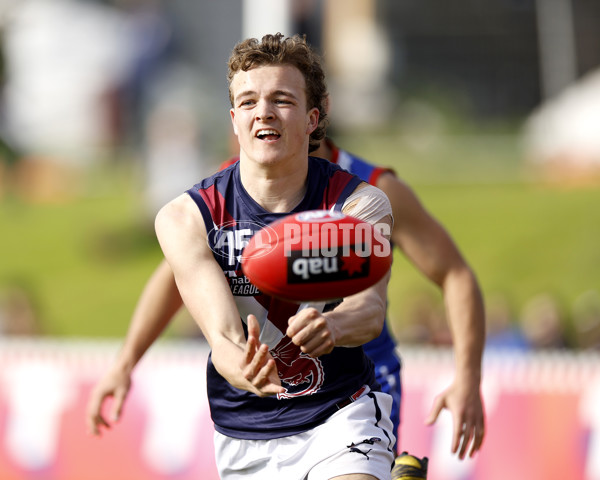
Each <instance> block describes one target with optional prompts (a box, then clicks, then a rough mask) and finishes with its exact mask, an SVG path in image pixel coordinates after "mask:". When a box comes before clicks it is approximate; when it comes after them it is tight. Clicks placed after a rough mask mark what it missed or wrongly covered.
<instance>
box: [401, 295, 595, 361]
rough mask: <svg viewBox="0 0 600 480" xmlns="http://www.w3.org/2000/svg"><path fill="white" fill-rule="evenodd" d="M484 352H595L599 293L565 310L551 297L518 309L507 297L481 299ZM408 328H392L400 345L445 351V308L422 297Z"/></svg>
mask: <svg viewBox="0 0 600 480" xmlns="http://www.w3.org/2000/svg"><path fill="white" fill-rule="evenodd" d="M485 309H486V322H487V325H486V329H487V331H486V333H487V341H486V349H492V350H496V349H498V350H506V351H513V352H514V351H521V352H525V351H532V350H562V349H575V350H594V351H597V350H600V292H599V291H598V290H596V289H590V290H588V291H586V292H583V293H582V294H581V295H579V297H578V298H577V299H576V300H575V302H573V303H572V304H570V305H567V304H564V303H563V302H561V301H560V299H559V298H558V297H557V296H556V295H552V294H550V293H541V294H538V295H535V296H533V297H531V298H530V299H529V300H527V301H526V302H525V304H524V305H523V306H522V307H521V308H516V307H514V306H513V305H512V303H511V301H510V298H509V297H508V295H504V294H499V293H495V294H490V295H487V296H486V299H485ZM406 320H407V322H406V323H404V324H403V325H402V326H400V327H398V328H395V332H394V333H395V336H396V338H398V339H399V343H400V345H402V344H411V345H435V346H450V345H451V344H452V336H451V332H450V330H449V328H448V323H447V321H446V316H445V313H444V306H443V304H442V302H441V300H440V299H438V298H437V297H433V296H431V295H429V294H427V293H423V294H422V295H421V296H419V297H418V298H417V299H416V300H415V302H414V303H413V304H412V306H411V311H410V312H409V314H408V316H407V318H406Z"/></svg>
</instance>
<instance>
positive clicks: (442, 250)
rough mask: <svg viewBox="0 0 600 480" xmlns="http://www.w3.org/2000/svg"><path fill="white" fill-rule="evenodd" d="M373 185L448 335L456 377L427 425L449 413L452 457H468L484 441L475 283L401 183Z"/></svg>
mask: <svg viewBox="0 0 600 480" xmlns="http://www.w3.org/2000/svg"><path fill="white" fill-rule="evenodd" d="M377 184H378V186H379V187H380V188H381V189H382V190H383V191H384V192H386V194H387V195H388V197H389V199H390V202H391V204H392V209H393V212H394V219H395V222H394V228H393V230H392V240H393V242H394V243H395V244H397V245H398V246H399V247H400V248H401V249H402V251H403V252H404V254H405V255H406V256H407V258H408V259H409V260H410V261H411V262H412V263H413V264H414V265H415V266H416V267H417V268H418V269H419V270H420V271H421V272H422V273H424V274H425V275H426V276H427V277H428V278H429V279H430V280H431V281H432V282H434V283H435V284H437V285H438V286H439V287H440V288H441V290H442V292H443V296H444V302H445V307H446V315H447V318H448V322H449V325H450V330H451V333H452V339H453V346H454V354H455V366H456V375H455V378H454V381H453V382H452V384H451V386H450V387H449V388H448V389H447V390H445V391H444V392H442V393H441V394H440V395H438V396H437V397H436V399H435V402H434V405H433V408H432V410H431V414H430V416H429V418H428V419H427V423H429V424H431V423H433V422H435V421H436V419H437V417H438V415H439V413H440V412H441V410H442V409H444V408H447V409H449V410H450V412H451V414H452V418H453V422H454V431H453V438H452V447H451V448H452V452H453V453H456V452H458V455H459V457H460V458H464V456H465V454H466V453H467V451H468V453H469V455H470V456H472V455H473V454H474V453H475V452H476V451H477V450H478V449H479V448H480V447H481V444H482V442H483V437H484V411H483V404H482V400H481V393H480V385H481V362H482V356H483V348H484V343H485V315H484V307H483V299H482V294H481V290H480V287H479V284H478V282H477V279H476V277H475V275H474V273H473V271H472V270H471V268H470V267H469V265H468V264H467V262H466V261H465V259H464V258H463V256H462V255H461V253H460V251H459V249H458V248H457V246H456V244H455V243H454V241H453V240H452V238H451V237H450V235H449V234H448V233H447V231H446V230H445V229H444V228H443V227H442V226H441V225H440V224H439V223H438V222H437V221H436V220H435V219H434V218H433V217H432V216H431V215H430V214H429V213H428V212H427V211H426V209H425V208H424V207H423V205H422V204H421V202H420V201H419V199H418V198H417V196H416V195H415V194H414V192H413V191H412V190H411V189H410V188H409V187H408V186H407V185H406V184H405V183H403V182H402V181H401V180H399V179H398V178H396V177H395V176H394V175H393V174H384V175H382V176H381V177H380V178H379V180H378V183H377Z"/></svg>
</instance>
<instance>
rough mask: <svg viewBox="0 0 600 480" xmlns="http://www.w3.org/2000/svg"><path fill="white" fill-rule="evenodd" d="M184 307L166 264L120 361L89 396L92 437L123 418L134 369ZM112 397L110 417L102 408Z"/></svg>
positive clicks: (145, 296)
mask: <svg viewBox="0 0 600 480" xmlns="http://www.w3.org/2000/svg"><path fill="white" fill-rule="evenodd" d="M181 305H182V300H181V297H180V295H179V292H178V291H177V286H176V285H175V280H174V278H173V273H172V272H171V267H169V265H168V264H167V262H166V261H164V260H163V261H162V262H161V263H160V264H159V266H158V267H157V269H156V270H155V271H154V273H153V274H152V276H151V277H150V279H149V280H148V282H147V283H146V285H145V287H144V289H143V291H142V294H141V296H140V299H139V300H138V303H137V305H136V308H135V311H134V313H133V317H132V319H131V323H130V324H129V329H128V331H127V336H126V338H125V342H124V343H123V346H122V348H121V350H120V351H119V354H118V356H117V358H116V359H115V361H114V362H113V364H112V365H111V367H110V368H109V370H108V371H107V372H106V373H105V374H104V376H103V377H102V378H101V379H100V381H99V382H98V383H97V384H96V385H95V386H94V389H93V390H92V392H91V394H90V397H89V399H88V404H87V410H86V420H87V425H88V431H89V432H90V433H92V434H94V435H99V434H100V428H101V427H105V428H111V422H115V421H117V420H118V419H119V418H120V416H121V411H122V409H123V406H124V404H125V400H126V398H127V395H128V394H129V390H130V387H131V374H132V371H133V369H134V367H135V366H136V365H137V363H138V362H139V360H140V359H141V358H142V356H143V355H144V353H145V352H146V351H147V350H148V348H149V347H150V345H152V343H153V342H154V341H155V340H156V339H157V338H158V337H159V336H160V334H161V333H162V331H163V330H164V329H165V327H166V326H167V325H168V323H169V321H170V320H171V318H172V317H173V315H175V313H176V312H177V310H179V308H180V307H181ZM109 397H112V398H113V402H112V406H111V412H110V415H109V416H108V417H107V416H105V414H104V413H103V412H102V406H103V404H104V402H105V400H106V399H107V398H109Z"/></svg>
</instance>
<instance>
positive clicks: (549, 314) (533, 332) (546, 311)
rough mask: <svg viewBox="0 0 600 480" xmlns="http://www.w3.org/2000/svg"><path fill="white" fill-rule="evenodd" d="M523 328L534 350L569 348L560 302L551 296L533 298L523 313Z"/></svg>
mask: <svg viewBox="0 0 600 480" xmlns="http://www.w3.org/2000/svg"><path fill="white" fill-rule="evenodd" d="M520 320H521V328H522V330H523V334H524V335H525V338H526V339H527V341H528V342H529V344H530V345H531V347H532V348H534V349H552V348H565V347H567V346H568V342H567V338H566V331H565V324H564V321H563V315H562V314H561V310H560V308H559V305H558V302H557V301H556V299H554V297H552V296H551V295H549V294H546V293H544V294H540V295H537V296H535V297H533V298H531V299H530V300H529V301H528V302H527V303H526V304H525V306H524V307H523V310H522V312H521V318H520Z"/></svg>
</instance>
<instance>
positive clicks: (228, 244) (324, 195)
mask: <svg viewBox="0 0 600 480" xmlns="http://www.w3.org/2000/svg"><path fill="white" fill-rule="evenodd" d="M307 181H308V185H307V190H306V194H305V196H304V198H303V200H302V201H301V202H300V204H299V205H298V206H297V207H296V208H294V209H293V210H292V212H287V213H272V212H268V211H266V210H264V209H263V208H262V207H261V206H260V205H259V204H258V203H256V202H255V201H254V200H253V199H252V197H250V195H249V194H248V193H247V192H246V190H245V189H244V187H243V185H242V184H241V180H240V172H239V162H235V163H234V164H232V165H231V166H230V167H228V168H226V169H224V170H221V171H219V172H218V173H216V174H215V175H213V176H211V177H209V178H207V179H205V180H203V181H202V182H200V183H199V184H197V185H195V186H194V187H193V188H192V189H190V190H188V194H189V195H190V196H191V198H192V199H193V200H194V201H195V202H196V204H197V205H198V208H199V209H200V212H201V214H202V217H203V219H204V222H205V225H206V230H207V232H208V242H209V245H210V247H211V249H212V251H213V253H214V257H215V259H216V261H217V262H218V263H219V265H220V266H221V268H222V270H223V274H224V275H225V277H226V278H227V280H228V283H229V286H230V289H231V292H232V294H233V296H234V299H235V301H236V304H237V307H238V310H239V312H240V316H241V319H240V321H241V322H242V324H243V327H244V330H245V331H246V325H245V321H246V317H247V315H248V314H250V313H253V314H254V315H256V317H257V318H258V321H259V323H260V326H261V334H260V341H261V342H262V343H265V344H267V345H268V346H269V350H270V352H271V355H272V356H273V358H274V359H275V362H276V364H277V369H278V372H279V377H280V379H281V382H282V386H283V387H284V388H285V389H286V391H285V393H283V394H278V395H277V396H276V397H267V398H260V397H258V396H257V395H255V394H253V393H250V392H247V391H244V390H240V389H237V388H235V387H233V386H232V385H231V384H229V382H227V381H226V380H225V379H224V378H223V377H222V376H221V375H220V374H219V373H218V372H217V371H216V369H215V367H214V365H213V363H212V360H211V358H210V357H209V361H208V365H207V392H208V399H209V405H210V409H211V416H212V419H213V421H214V423H215V429H216V430H217V431H218V432H220V433H222V434H224V435H228V436H231V437H235V438H242V439H268V438H279V437H284V436H288V435H293V434H296V433H300V432H303V431H306V430H309V429H311V428H314V427H316V426H317V425H319V424H321V423H322V422H323V421H324V420H325V419H326V418H327V417H329V416H330V415H332V414H333V413H335V412H336V411H337V410H338V409H339V408H340V406H341V405H342V404H344V403H346V402H347V401H348V399H349V398H350V397H352V395H354V394H355V393H356V392H357V391H358V390H360V389H361V388H362V387H363V386H364V385H368V386H369V387H370V388H371V389H373V390H379V384H378V383H377V382H376V380H375V376H374V372H373V363H372V361H371V360H370V359H369V357H367V356H366V355H365V353H364V351H363V349H362V347H354V348H345V347H336V348H334V349H333V351H332V352H331V353H329V354H327V355H323V356H321V357H318V358H312V357H310V356H308V355H305V354H303V353H302V352H301V351H300V348H299V347H297V346H296V345H294V344H293V343H292V341H291V339H290V338H289V337H287V336H286V335H285V331H286V329H287V322H288V319H289V317H291V316H292V315H294V314H295V313H296V312H297V311H298V310H299V309H301V308H305V307H306V306H313V307H315V308H318V309H320V310H321V311H326V310H327V309H328V308H332V306H331V305H326V304H324V303H320V304H311V305H306V304H302V305H297V304H295V303H290V302H285V301H283V300H279V299H275V298H273V297H270V296H267V295H264V294H262V293H261V292H260V291H258V290H257V289H256V287H254V285H252V284H251V283H250V282H249V281H248V280H247V279H246V278H245V276H244V275H243V273H242V270H241V266H240V257H241V252H242V250H243V247H244V246H245V245H246V244H247V243H248V241H249V239H250V237H251V236H252V235H253V234H254V233H255V232H256V231H258V230H259V229H260V228H262V227H263V226H264V225H267V224H269V223H271V222H273V221H275V220H277V219H279V218H281V217H283V216H285V215H287V214H289V213H293V212H301V211H305V210H313V209H333V210H337V211H340V210H341V208H342V206H343V203H344V201H345V199H346V198H347V197H348V196H349V195H350V194H351V193H352V192H353V191H354V189H355V188H356V186H357V185H358V184H360V183H361V179H360V178H359V177H357V176H355V175H352V174H351V173H349V172H347V171H345V170H343V169H342V168H340V167H339V166H337V165H334V164H333V163H330V162H328V161H326V160H323V159H319V158H315V157H309V168H308V178H307Z"/></svg>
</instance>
